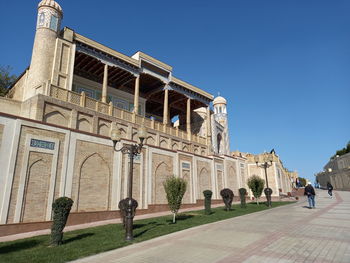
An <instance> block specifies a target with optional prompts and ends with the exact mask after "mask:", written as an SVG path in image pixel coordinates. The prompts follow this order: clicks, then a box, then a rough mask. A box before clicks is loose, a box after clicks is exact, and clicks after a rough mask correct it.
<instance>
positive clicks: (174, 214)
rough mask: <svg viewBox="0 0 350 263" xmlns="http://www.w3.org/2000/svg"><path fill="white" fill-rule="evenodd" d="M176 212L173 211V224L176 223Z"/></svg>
mask: <svg viewBox="0 0 350 263" xmlns="http://www.w3.org/2000/svg"><path fill="white" fill-rule="evenodd" d="M175 217H176V213H173V224H175Z"/></svg>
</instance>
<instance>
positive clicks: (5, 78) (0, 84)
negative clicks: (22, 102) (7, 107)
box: [0, 66, 17, 97]
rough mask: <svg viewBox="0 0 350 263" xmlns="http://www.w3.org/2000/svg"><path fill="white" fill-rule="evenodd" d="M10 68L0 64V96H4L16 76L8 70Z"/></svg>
mask: <svg viewBox="0 0 350 263" xmlns="http://www.w3.org/2000/svg"><path fill="white" fill-rule="evenodd" d="M11 71H12V68H11V67H10V66H6V67H4V66H0V96H2V97H3V96H5V95H6V93H7V92H8V90H9V88H10V86H11V85H12V84H13V83H14V82H15V80H16V78H17V77H16V76H15V75H12V74H11V73H10V72H11Z"/></svg>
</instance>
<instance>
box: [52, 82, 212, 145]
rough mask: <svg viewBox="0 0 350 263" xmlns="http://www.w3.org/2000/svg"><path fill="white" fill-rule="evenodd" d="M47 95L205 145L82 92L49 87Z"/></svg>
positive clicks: (200, 139) (172, 129)
mask: <svg viewBox="0 0 350 263" xmlns="http://www.w3.org/2000/svg"><path fill="white" fill-rule="evenodd" d="M48 95H49V96H51V97H53V98H56V99H59V100H62V101H66V102H70V103H72V104H75V105H78V106H81V107H85V108H87V109H90V110H94V111H97V112H100V113H103V114H106V115H110V116H113V117H116V118H118V119H123V120H126V121H128V122H133V123H136V124H139V125H142V124H143V125H145V127H147V128H150V129H153V130H156V131H160V132H163V133H166V134H169V135H172V136H175V137H179V138H181V139H184V140H191V141H192V142H196V143H199V144H204V145H206V144H207V140H206V138H205V137H202V136H198V135H195V134H191V135H190V136H189V135H188V134H187V132H185V131H183V130H180V129H178V128H174V127H170V126H167V125H165V124H163V123H161V122H158V121H156V120H151V119H148V118H145V117H143V116H140V115H137V114H135V113H131V112H129V111H126V110H123V109H120V108H116V107H114V106H113V104H112V102H110V103H109V104H108V103H104V102H102V101H99V100H95V99H93V98H90V97H88V96H86V95H85V93H84V92H82V93H81V94H79V93H76V92H74V91H70V90H67V89H63V88H60V87H57V86H54V85H50V86H49V90H48Z"/></svg>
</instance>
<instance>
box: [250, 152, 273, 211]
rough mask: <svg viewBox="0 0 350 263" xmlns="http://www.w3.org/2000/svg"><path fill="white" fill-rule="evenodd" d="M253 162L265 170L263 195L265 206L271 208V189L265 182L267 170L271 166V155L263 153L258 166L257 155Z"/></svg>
mask: <svg viewBox="0 0 350 263" xmlns="http://www.w3.org/2000/svg"><path fill="white" fill-rule="evenodd" d="M254 161H255V163H256V166H258V167H261V168H264V169H265V180H266V188H265V190H264V193H265V196H266V200H267V206H268V207H271V194H272V189H271V188H270V187H269V181H268V180H267V168H269V167H270V166H271V165H272V161H273V157H272V154H268V153H264V155H263V163H262V164H259V155H255V156H254Z"/></svg>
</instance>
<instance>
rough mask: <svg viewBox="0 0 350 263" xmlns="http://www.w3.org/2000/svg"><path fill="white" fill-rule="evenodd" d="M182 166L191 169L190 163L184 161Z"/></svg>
mask: <svg viewBox="0 0 350 263" xmlns="http://www.w3.org/2000/svg"><path fill="white" fill-rule="evenodd" d="M182 168H183V169H190V168H191V165H190V164H189V163H182Z"/></svg>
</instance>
